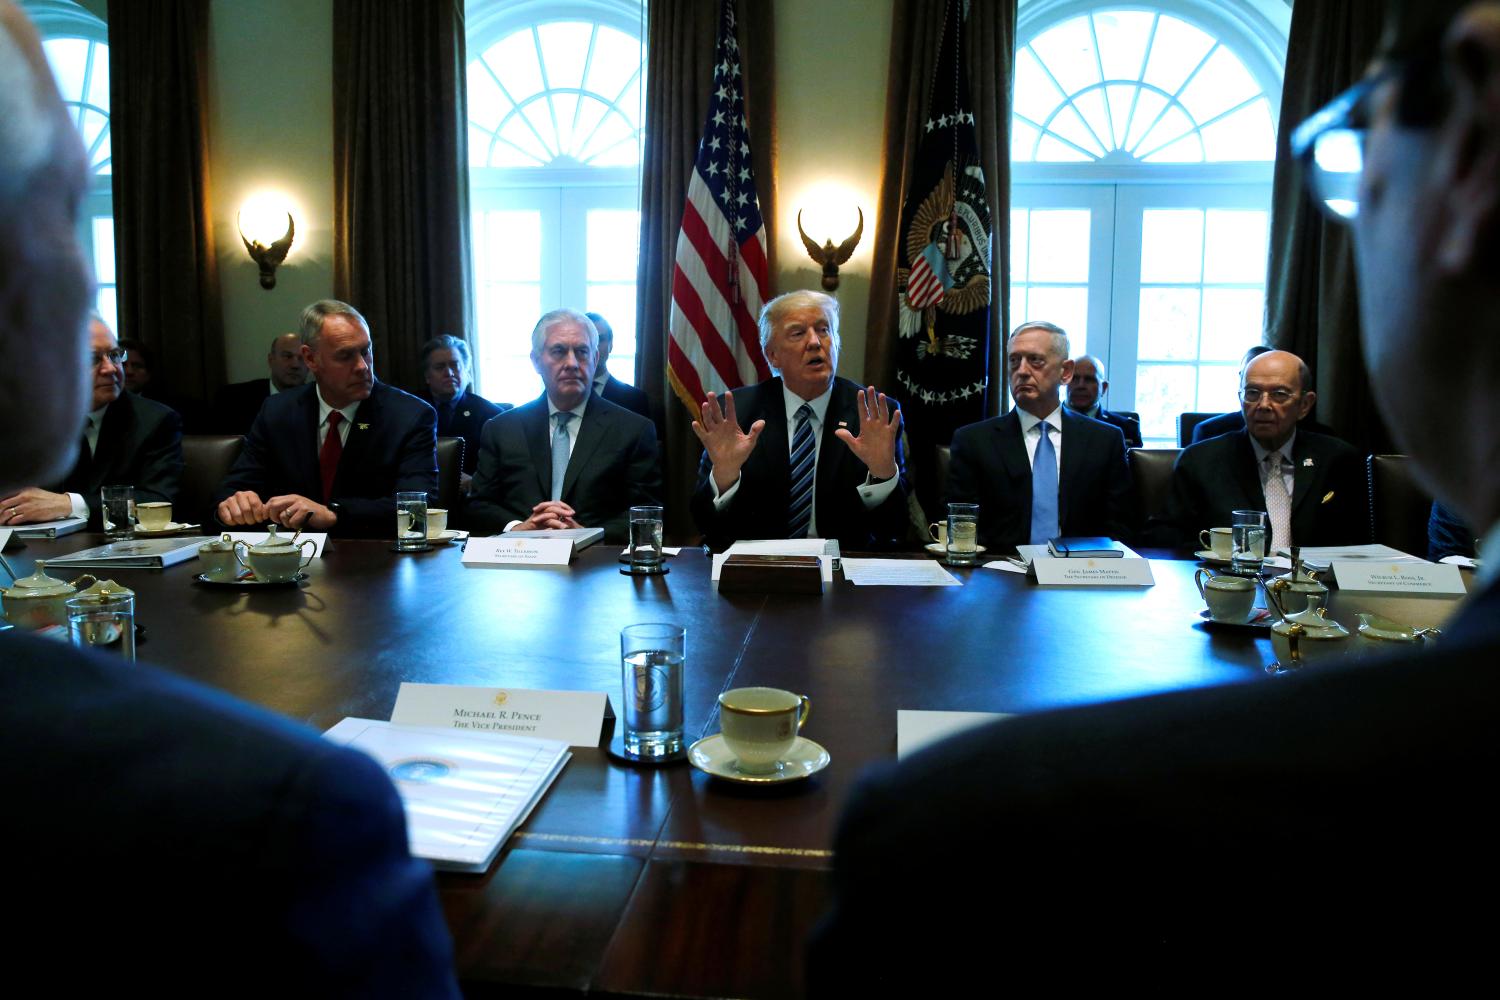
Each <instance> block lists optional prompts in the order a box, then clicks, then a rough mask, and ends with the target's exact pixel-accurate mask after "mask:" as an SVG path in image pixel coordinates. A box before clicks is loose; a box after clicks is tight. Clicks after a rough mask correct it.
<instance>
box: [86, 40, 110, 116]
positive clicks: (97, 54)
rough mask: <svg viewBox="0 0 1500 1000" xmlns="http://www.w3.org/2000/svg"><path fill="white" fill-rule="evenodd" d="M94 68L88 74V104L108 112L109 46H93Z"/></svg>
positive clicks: (96, 44)
mask: <svg viewBox="0 0 1500 1000" xmlns="http://www.w3.org/2000/svg"><path fill="white" fill-rule="evenodd" d="M93 57H94V66H93V69H92V71H91V72H90V74H89V93H88V102H89V103H90V104H92V105H93V106H94V107H96V108H102V109H103V110H105V111H108V110H109V46H108V45H100V44H98V43H97V42H96V43H95V44H94V46H93Z"/></svg>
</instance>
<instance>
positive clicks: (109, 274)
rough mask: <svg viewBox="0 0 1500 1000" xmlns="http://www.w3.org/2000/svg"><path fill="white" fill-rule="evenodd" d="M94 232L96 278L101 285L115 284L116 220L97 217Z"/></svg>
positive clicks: (107, 217)
mask: <svg viewBox="0 0 1500 1000" xmlns="http://www.w3.org/2000/svg"><path fill="white" fill-rule="evenodd" d="M91 221H92V224H93V230H94V278H95V280H96V281H98V282H99V283H100V284H101V285H113V284H114V283H115V220H114V219H113V218H111V217H109V216H107V215H106V216H96V217H95V218H94V219H92V220H91Z"/></svg>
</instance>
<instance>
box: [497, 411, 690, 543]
mask: <svg viewBox="0 0 1500 1000" xmlns="http://www.w3.org/2000/svg"><path fill="white" fill-rule="evenodd" d="M550 423H551V421H550V420H549V419H548V416H547V397H546V396H542V397H540V398H538V399H534V400H532V401H531V402H529V403H527V404H526V405H524V406H518V407H516V408H515V409H513V410H510V411H508V412H506V413H502V414H500V415H499V416H498V417H496V418H495V419H494V420H491V421H490V422H489V423H487V424H485V426H484V433H483V435H482V436H481V443H480V447H479V469H478V471H476V472H475V473H474V489H473V493H472V494H471V495H470V497H469V508H468V521H469V528H470V530H472V531H474V532H475V533H477V534H493V533H495V532H500V531H504V530H505V526H506V524H508V523H509V522H511V521H524V520H526V519H527V518H528V517H530V516H531V509H532V508H533V507H535V506H536V505H537V504H539V503H541V502H542V501H543V500H549V499H551V497H552V445H551V440H552V433H551V427H550ZM562 500H563V502H564V503H566V504H567V505H568V506H570V507H572V508H573V510H574V512H575V520H577V521H578V523H579V524H582V525H584V526H585V527H589V528H603V529H604V537H605V539H606V540H607V541H610V542H620V543H624V542H626V541H628V540H629V537H630V523H629V518H630V508H631V507H639V506H644V505H648V504H660V503H661V465H660V462H659V460H658V455H657V449H656V430H655V429H654V428H653V427H652V426H651V421H649V420H647V419H646V418H645V417H641V416H637V415H636V414H634V413H631V412H630V411H629V410H626V409H622V408H621V407H618V406H616V405H615V404H613V403H611V402H610V401H609V400H607V399H600V398H599V397H598V396H593V395H591V396H590V397H589V402H588V407H587V408H586V409H585V410H584V411H583V423H582V424H580V425H579V427H578V441H577V443H576V444H574V445H573V454H572V456H571V457H570V458H569V459H568V471H567V472H566V473H565V474H564V476H563V492H562Z"/></svg>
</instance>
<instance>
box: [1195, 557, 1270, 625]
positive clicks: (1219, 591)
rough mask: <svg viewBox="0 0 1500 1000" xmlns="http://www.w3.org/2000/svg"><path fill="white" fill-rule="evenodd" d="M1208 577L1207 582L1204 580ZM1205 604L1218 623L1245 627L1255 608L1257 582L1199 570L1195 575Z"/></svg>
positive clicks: (1241, 577)
mask: <svg viewBox="0 0 1500 1000" xmlns="http://www.w3.org/2000/svg"><path fill="white" fill-rule="evenodd" d="M1205 577H1207V580H1205V579H1204V578H1205ZM1193 582H1194V583H1196V584H1197V585H1198V593H1200V594H1202V595H1203V603H1204V604H1207V605H1208V614H1209V617H1211V618H1212V619H1213V620H1214V621H1216V622H1231V623H1233V624H1235V625H1243V624H1244V623H1245V622H1247V621H1249V619H1250V611H1251V610H1252V609H1253V608H1254V607H1255V581H1254V580H1248V579H1246V578H1245V577H1243V576H1216V575H1214V574H1212V573H1209V572H1208V571H1207V570H1202V569H1200V570H1198V572H1197V573H1195V574H1194V575H1193Z"/></svg>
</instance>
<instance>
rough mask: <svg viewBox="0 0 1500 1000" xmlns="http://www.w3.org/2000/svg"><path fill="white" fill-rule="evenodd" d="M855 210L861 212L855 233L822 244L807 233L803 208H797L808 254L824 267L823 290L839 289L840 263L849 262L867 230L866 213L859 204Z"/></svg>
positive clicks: (801, 233) (800, 230) (798, 223)
mask: <svg viewBox="0 0 1500 1000" xmlns="http://www.w3.org/2000/svg"><path fill="white" fill-rule="evenodd" d="M854 210H855V211H856V212H858V213H859V224H858V225H857V226H855V227H854V235H853V236H850V237H849V238H848V239H847V240H845V241H844V242H842V243H840V244H839V245H838V246H834V245H833V240H831V239H829V240H824V241H823V245H822V246H818V244H816V243H815V242H813V239H812V237H810V236H808V235H807V232H806V230H804V229H803V228H802V210H801V209H800V208H799V209H798V210H797V232H798V234H800V235H801V237H802V245H803V246H805V247H807V255H808V256H809V257H811V258H812V259H813V262H814V263H815V264H821V265H822V267H823V290H824V291H826V292H832V291H837V290H838V287H839V265H840V264H845V263H848V261H849V257H850V256H851V255H852V254H853V253H854V248H855V247H857V246H859V238H860V237H861V236H863V235H864V232H865V213H864V210H863V209H861V208H860V207H859V206H857V205H856V206H855V208H854Z"/></svg>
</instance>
